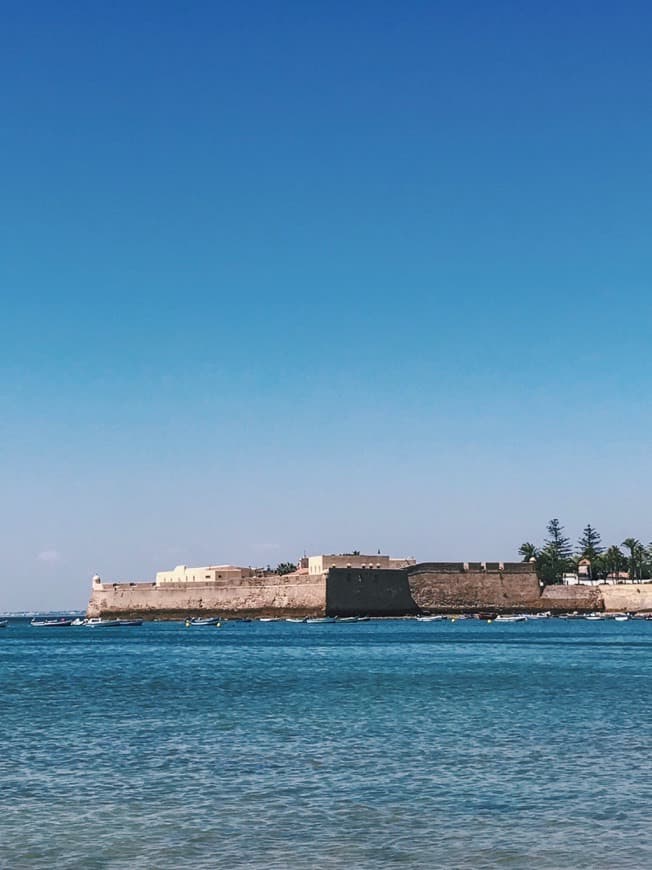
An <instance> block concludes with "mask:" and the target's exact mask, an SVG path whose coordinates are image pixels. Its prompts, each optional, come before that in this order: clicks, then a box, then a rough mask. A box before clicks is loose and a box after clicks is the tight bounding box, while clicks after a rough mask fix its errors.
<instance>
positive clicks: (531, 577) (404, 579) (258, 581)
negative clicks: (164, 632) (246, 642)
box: [88, 562, 652, 619]
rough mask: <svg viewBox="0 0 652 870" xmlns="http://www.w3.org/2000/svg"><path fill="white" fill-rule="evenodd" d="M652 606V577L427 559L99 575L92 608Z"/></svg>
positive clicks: (244, 612) (363, 610) (256, 611)
mask: <svg viewBox="0 0 652 870" xmlns="http://www.w3.org/2000/svg"><path fill="white" fill-rule="evenodd" d="M545 610H550V611H552V612H553V613H555V612H556V613H563V612H570V611H575V610H576V611H579V612H588V611H594V610H607V611H611V612H613V611H651V612H652V583H650V584H624V585H618V586H597V587H596V586H547V587H546V588H544V589H543V590H542V589H541V586H540V584H539V580H538V579H537V576H536V571H535V570H534V566H533V565H530V564H529V563H527V562H525V563H524V562H511V563H510V562H506V563H497V562H495V563H490V562H487V563H479V562H477V563H473V562H467V563H462V562H423V563H421V564H418V565H412V566H409V567H407V568H401V569H368V568H332V569H331V570H330V571H329V572H328V574H327V575H324V574H322V575H304V576H297V575H296V574H295V575H289V576H287V577H279V576H276V575H271V576H270V575H267V576H262V577H247V578H242V579H237V580H225V581H222V582H221V583H205V584H201V583H167V584H165V586H164V587H161V586H156V584H155V583H102V582H99V581H98V582H94V584H93V590H92V593H91V599H90V602H89V605H88V615H89V616H122V617H128V616H132V617H138V616H141V617H148V618H158V619H183V618H184V617H186V616H189V615H202V614H204V615H206V614H219V615H222V616H236V617H237V616H253V617H260V616H295V617H303V616H319V615H323V614H324V613H328V614H329V615H333V616H354V615H370V616H409V615H411V614H415V613H420V612H424V611H425V612H430V613H437V612H440V613H453V612H460V611H468V612H474V611H475V612H477V611H497V612H519V611H520V612H526V611H545Z"/></svg>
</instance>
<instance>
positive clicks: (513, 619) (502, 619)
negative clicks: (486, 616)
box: [494, 614, 527, 622]
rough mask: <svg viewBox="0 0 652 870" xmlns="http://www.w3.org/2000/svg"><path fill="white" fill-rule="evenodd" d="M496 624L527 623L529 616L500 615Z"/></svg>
mask: <svg viewBox="0 0 652 870" xmlns="http://www.w3.org/2000/svg"><path fill="white" fill-rule="evenodd" d="M494 622H527V616H524V615H523V614H514V615H513V616H503V615H500V614H499V615H498V616H497V617H496V618H495V619H494Z"/></svg>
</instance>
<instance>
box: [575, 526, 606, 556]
mask: <svg viewBox="0 0 652 870" xmlns="http://www.w3.org/2000/svg"><path fill="white" fill-rule="evenodd" d="M577 547H578V552H579V556H580V559H588V560H589V561H590V562H591V564H593V563H594V562H595V561H596V560H597V558H598V556H599V555H600V554H601V553H603V552H604V547H603V546H602V540H601V538H600V535H599V533H598V532H596V530H595V529H594V528H593V526H592V525H591V524H589V525H587V526H585V528H584V531H583V532H582V537H581V538H580V539H579V541H578V542H577Z"/></svg>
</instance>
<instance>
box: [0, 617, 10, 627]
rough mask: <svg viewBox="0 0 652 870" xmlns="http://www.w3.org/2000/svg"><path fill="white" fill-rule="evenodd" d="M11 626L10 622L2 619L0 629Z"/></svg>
mask: <svg viewBox="0 0 652 870" xmlns="http://www.w3.org/2000/svg"><path fill="white" fill-rule="evenodd" d="M8 625H9V620H7V619H0V628H6V627H7V626H8Z"/></svg>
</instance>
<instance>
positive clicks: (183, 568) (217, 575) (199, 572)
mask: <svg viewBox="0 0 652 870" xmlns="http://www.w3.org/2000/svg"><path fill="white" fill-rule="evenodd" d="M253 573H254V572H253V571H252V570H251V568H241V567H239V566H238V565H206V566H203V567H199V568H189V567H188V566H187V565H177V567H176V568H175V569H174V570H173V571H158V572H157V574H156V585H157V586H165V585H167V584H168V583H216V582H220V581H228V580H244V579H245V578H246V577H251V576H252V575H253Z"/></svg>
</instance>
